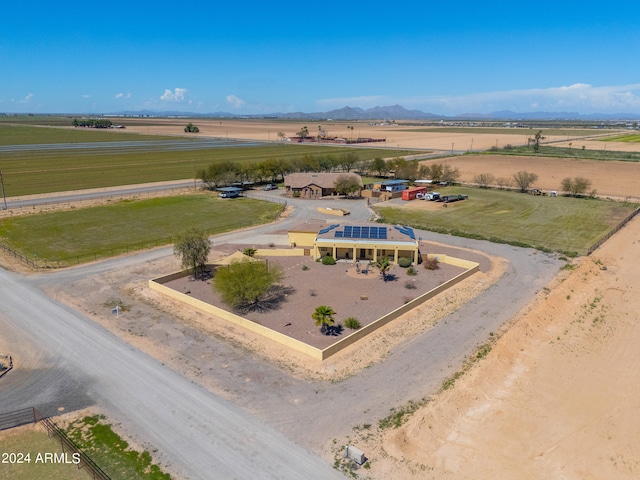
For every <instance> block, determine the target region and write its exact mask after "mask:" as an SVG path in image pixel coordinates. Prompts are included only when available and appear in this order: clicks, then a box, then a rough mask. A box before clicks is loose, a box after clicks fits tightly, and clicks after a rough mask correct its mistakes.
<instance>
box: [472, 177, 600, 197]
mask: <svg viewBox="0 0 640 480" xmlns="http://www.w3.org/2000/svg"><path fill="white" fill-rule="evenodd" d="M537 180H538V175H537V174H535V173H533V172H528V171H526V170H520V171H519V172H516V173H514V174H513V175H512V176H511V177H506V178H504V177H499V178H496V177H495V175H493V174H491V173H479V174H477V175H476V176H474V177H473V182H474V183H475V184H477V185H478V186H479V187H480V188H489V187H490V186H493V185H496V186H498V187H499V188H511V187H513V186H514V185H515V187H516V188H517V189H518V190H519V191H520V192H522V193H526V192H528V191H529V190H530V189H531V188H532V187H533V186H534V185H535V182H536V181H537ZM590 188H591V180H589V179H587V178H584V177H580V176H578V177H574V178H571V177H566V178H564V179H562V182H560V189H561V190H562V191H563V192H567V193H569V194H570V195H572V196H574V197H578V196H581V195H584V194H586V193H587V191H588V190H589V189H590ZM589 195H590V196H592V197H593V196H595V195H596V191H595V190H591V191H590V192H589Z"/></svg>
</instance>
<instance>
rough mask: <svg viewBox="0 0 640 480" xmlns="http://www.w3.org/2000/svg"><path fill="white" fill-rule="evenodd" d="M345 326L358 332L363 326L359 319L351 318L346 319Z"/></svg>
mask: <svg viewBox="0 0 640 480" xmlns="http://www.w3.org/2000/svg"><path fill="white" fill-rule="evenodd" d="M344 326H345V327H347V328H350V329H351V330H357V329H359V328H360V327H361V326H362V325H360V322H359V321H358V319H357V318H355V317H349V318H347V319H345V321H344Z"/></svg>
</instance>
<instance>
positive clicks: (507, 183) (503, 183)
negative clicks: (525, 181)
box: [496, 177, 513, 189]
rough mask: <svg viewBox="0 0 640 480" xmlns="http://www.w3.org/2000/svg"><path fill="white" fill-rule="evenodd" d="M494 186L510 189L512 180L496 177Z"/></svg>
mask: <svg viewBox="0 0 640 480" xmlns="http://www.w3.org/2000/svg"><path fill="white" fill-rule="evenodd" d="M496 184H497V185H498V187H500V188H502V189H505V188H511V185H513V180H512V179H511V178H505V177H498V178H496Z"/></svg>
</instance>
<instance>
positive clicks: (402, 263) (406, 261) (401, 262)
mask: <svg viewBox="0 0 640 480" xmlns="http://www.w3.org/2000/svg"><path fill="white" fill-rule="evenodd" d="M412 263H413V262H412V261H411V259H410V258H407V257H400V258H399V259H398V265H399V266H401V267H402V268H407V267H410V266H411V264H412Z"/></svg>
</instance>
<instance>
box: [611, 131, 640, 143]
mask: <svg viewBox="0 0 640 480" xmlns="http://www.w3.org/2000/svg"><path fill="white" fill-rule="evenodd" d="M602 141H603V142H633V143H638V142H640V133H625V134H624V135H618V136H616V137H609V138H603V139H602Z"/></svg>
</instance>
